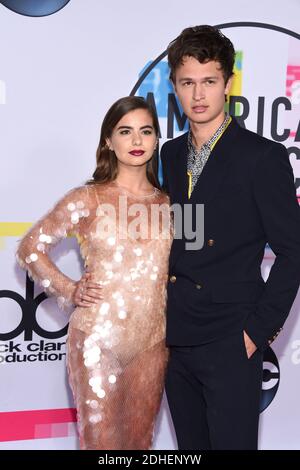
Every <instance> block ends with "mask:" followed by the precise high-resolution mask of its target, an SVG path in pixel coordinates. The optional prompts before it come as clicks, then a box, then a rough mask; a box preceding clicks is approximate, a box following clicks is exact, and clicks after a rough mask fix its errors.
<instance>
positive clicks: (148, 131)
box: [144, 129, 152, 135]
mask: <svg viewBox="0 0 300 470" xmlns="http://www.w3.org/2000/svg"><path fill="white" fill-rule="evenodd" d="M144 134H145V135H151V134H152V131H150V130H149V129H148V130H145V131H144Z"/></svg>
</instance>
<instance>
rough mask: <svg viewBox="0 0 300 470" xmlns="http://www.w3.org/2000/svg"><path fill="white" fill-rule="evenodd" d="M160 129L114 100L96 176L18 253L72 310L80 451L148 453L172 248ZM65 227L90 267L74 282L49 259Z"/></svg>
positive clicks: (142, 111) (151, 115) (147, 110)
mask: <svg viewBox="0 0 300 470" xmlns="http://www.w3.org/2000/svg"><path fill="white" fill-rule="evenodd" d="M158 132H159V126H158V121H157V117H156V115H155V112H154V111H153V110H152V108H151V107H150V106H149V105H148V104H147V102H146V101H145V100H144V99H143V98H139V97H126V98H122V99H120V100H118V101H117V102H116V103H115V104H114V105H113V106H112V107H111V108H110V109H109V111H108V113H107V114H106V116H105V118H104V121H103V124H102V129H101V136H100V143H99V147H98V150H97V167H96V170H95V172H94V175H93V179H92V180H91V181H88V182H87V183H86V184H85V185H84V186H81V187H79V188H76V189H73V190H71V191H70V192H69V193H68V194H67V195H66V196H65V197H63V198H62V199H61V200H60V201H59V202H58V203H57V204H56V206H55V207H54V209H53V210H51V211H50V212H49V213H48V214H47V215H46V216H45V217H44V218H43V219H42V220H40V221H39V222H38V223H37V224H36V225H35V226H34V227H33V228H32V229H31V230H30V231H29V233H28V234H27V235H26V236H25V237H24V238H23V240H22V241H21V244H20V246H19V249H18V251H17V259H18V261H19V263H20V264H21V266H22V267H24V268H25V269H27V271H28V273H29V275H30V276H31V277H32V278H33V279H34V280H36V281H39V282H40V284H41V285H42V286H43V288H44V289H45V290H46V291H47V292H48V293H49V294H53V295H55V296H56V297H57V299H58V303H59V305H60V306H62V307H63V306H65V305H68V304H74V305H76V306H77V308H75V310H74V311H73V313H72V315H71V319H70V324H69V332H68V341H67V345H68V355H67V367H68V373H69V381H70V385H71V388H72V391H73V395H74V401H75V404H76V408H77V415H78V429H79V436H80V445H81V448H82V449H98V450H99V449H121V450H123V449H149V448H150V447H151V443H152V435H153V428H154V421H155V418H156V415H157V413H158V410H159V406H160V402H161V396H162V391H163V382H164V373H165V366H166V361H167V350H166V348H165V341H164V337H165V300H166V289H165V287H166V281H167V273H168V256H169V250H170V245H171V234H170V223H169V217H166V214H167V215H169V204H168V197H167V196H166V195H165V194H164V193H162V192H161V191H160V190H159V183H158V182H157V178H156V161H157V160H156V152H155V149H156V146H157V142H158ZM158 207H159V209H160V211H159V212H158V211H156V216H154V215H153V214H154V212H155V211H154V209H157V208H158ZM157 214H158V215H157ZM70 233H72V234H75V235H76V236H77V239H78V241H79V244H80V251H81V255H82V257H83V258H84V262H85V268H86V271H88V273H87V274H85V275H84V276H83V278H82V280H81V281H79V282H75V281H73V280H71V279H70V278H68V277H67V276H65V275H64V274H63V273H62V272H61V271H59V270H58V268H57V267H56V266H55V265H54V264H53V263H52V261H51V260H50V258H49V256H48V250H49V248H50V247H51V246H52V245H53V244H54V243H57V241H59V240H60V239H62V238H64V237H66V236H67V235H68V234H70Z"/></svg>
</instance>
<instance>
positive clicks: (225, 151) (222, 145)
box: [189, 119, 239, 204]
mask: <svg viewBox="0 0 300 470" xmlns="http://www.w3.org/2000/svg"><path fill="white" fill-rule="evenodd" d="M238 130H239V126H238V124H237V122H236V121H235V120H234V119H232V122H231V123H230V124H229V126H228V127H227V129H226V130H225V132H224V133H223V135H222V136H221V137H220V139H219V140H218V142H217V143H216V145H215V147H214V148H213V150H212V152H211V154H210V156H209V158H208V160H207V162H206V165H205V166H204V168H203V171H202V173H201V175H200V176H199V178H198V181H197V183H196V185H195V187H194V190H193V192H192V195H191V198H190V199H189V202H191V203H198V204H205V203H206V202H208V201H209V200H210V199H212V197H213V196H214V195H215V193H216V191H217V190H218V187H219V185H220V183H221V182H222V180H223V178H224V174H225V173H226V170H227V166H228V164H229V163H230V161H231V158H232V155H233V154H234V152H232V147H233V145H234V139H235V136H236V134H237V132H238Z"/></svg>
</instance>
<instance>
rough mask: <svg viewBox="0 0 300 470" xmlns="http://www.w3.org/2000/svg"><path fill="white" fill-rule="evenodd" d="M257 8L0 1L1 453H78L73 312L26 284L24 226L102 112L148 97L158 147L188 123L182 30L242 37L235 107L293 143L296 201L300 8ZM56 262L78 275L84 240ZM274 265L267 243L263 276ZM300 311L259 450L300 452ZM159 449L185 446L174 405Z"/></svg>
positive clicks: (265, 408) (90, 145) (50, 196)
mask: <svg viewBox="0 0 300 470" xmlns="http://www.w3.org/2000/svg"><path fill="white" fill-rule="evenodd" d="M261 4H262V5H259V7H258V6H255V9H254V7H253V8H252V7H251V5H250V2H240V1H235V0H228V1H227V2H226V3H224V2H222V1H215V2H214V3H211V4H208V3H203V2H200V1H198V0H190V2H188V3H182V2H181V1H180V0H166V1H164V2H162V1H158V0H152V1H151V2H147V3H141V2H140V1H138V0H128V1H127V2H123V1H121V0H115V1H114V2H107V1H105V0H103V1H99V0H89V1H88V2H87V1H85V0H70V1H58V0H57V1H54V0H52V1H50V0H43V1H41V0H39V1H34V0H24V1H14V0H11V1H9V0H7V1H2V2H0V172H1V173H0V174H1V184H0V201H1V202H0V209H1V210H0V266H1V269H0V374H1V381H0V402H1V408H0V449H74V448H78V442H77V434H76V426H75V419H76V417H75V412H74V404H73V402H72V398H71V396H70V391H69V387H68V384H67V378H66V370H65V339H66V326H67V323H68V314H67V313H63V312H61V311H59V310H58V308H57V305H56V303H55V301H54V300H53V299H46V297H45V296H44V294H43V293H41V291H40V289H39V288H38V286H36V285H34V284H33V282H32V281H30V280H29V279H28V278H26V275H25V273H24V272H23V271H21V270H20V269H19V267H18V266H17V265H16V262H15V257H14V254H15V250H16V246H17V242H18V240H19V239H20V238H21V237H22V235H23V234H24V233H25V231H26V230H27V229H28V227H30V225H31V224H32V223H33V222H34V221H36V220H37V219H38V218H39V217H41V216H42V215H43V214H44V213H45V212H46V211H47V210H48V209H49V208H51V207H52V206H53V204H54V202H55V201H57V200H58V199H59V198H60V197H61V196H62V195H63V194H65V193H66V192H67V191H68V190H69V189H70V188H72V187H75V186H78V185H80V184H82V183H83V182H84V181H85V180H86V179H88V178H89V177H90V175H91V174H92V172H93V169H94V166H95V150H96V147H97V144H98V138H99V129H100V125H101V120H102V118H103V116H104V114H105V112H106V111H107V109H108V107H109V106H110V105H111V104H112V103H113V102H114V101H115V100H116V99H118V98H119V97H121V96H125V95H128V94H136V95H140V96H144V97H145V98H147V99H148V100H150V101H151V102H152V103H153V104H154V105H155V107H156V110H157V113H158V116H159V120H160V127H161V139H160V140H161V144H162V143H163V142H164V141H165V140H166V139H169V138H172V137H174V136H176V135H179V134H180V133H182V132H183V131H185V130H186V129H187V123H186V120H185V119H184V116H182V110H181V109H180V107H179V105H178V103H177V101H176V99H175V96H174V92H173V90H172V87H171V85H170V83H169V81H168V65H167V61H166V55H165V50H166V46H167V44H168V43H169V42H170V41H171V40H172V39H174V38H175V37H176V36H177V35H178V34H179V33H180V31H181V30H182V29H183V28H185V27H187V26H191V25H195V24H213V25H218V26H219V27H220V28H221V29H222V31H223V32H224V34H226V35H228V37H229V38H230V39H231V40H232V41H233V43H234V45H235V47H236V50H237V55H236V63H235V81H234V86H233V89H232V91H231V97H230V100H229V103H228V105H227V106H228V108H229V111H230V113H231V114H233V115H236V116H238V120H239V122H240V124H241V125H243V126H245V127H246V128H248V129H251V130H253V131H255V132H258V133H259V134H261V135H264V136H266V137H268V138H271V139H273V140H275V141H278V142H282V143H283V144H284V145H286V147H287V148H288V151H289V157H290V161H291V164H292V166H293V170H294V176H295V185H296V188H297V191H298V194H299V199H300V145H299V142H300V125H299V118H300V35H299V31H297V26H298V20H299V17H300V4H299V2H298V1H297V0H287V1H285V2H282V1H279V0H273V1H271V0H266V1H265V2H261ZM53 259H54V260H55V262H57V264H58V266H59V267H60V268H61V269H62V270H63V271H64V272H66V273H67V274H68V275H70V276H72V277H74V278H75V279H79V277H80V274H81V272H82V265H81V262H80V257H79V253H78V247H77V245H76V242H75V240H73V239H68V240H65V241H64V242H63V243H61V244H60V245H59V246H58V247H56V248H55V249H54V250H53ZM273 260H274V255H273V253H272V252H271V250H269V249H268V248H267V249H266V253H265V259H264V263H263V267H262V271H263V276H264V278H265V279H266V278H267V276H268V274H269V271H270V268H271V266H272V263H273ZM299 311H300V298H299V296H298V299H296V301H295V304H294V306H293V309H292V312H291V314H290V316H289V318H288V320H287V322H286V324H285V327H284V330H283V332H282V333H281V335H280V336H279V337H278V339H277V340H276V342H275V343H274V344H273V345H272V349H271V348H270V349H269V350H268V351H267V352H266V354H265V357H264V382H263V395H262V403H261V409H262V416H261V428H260V448H262V449H299V448H300V431H299V420H300V407H299V391H298V390H299V383H300V379H299V368H300V319H299ZM234 399H235V397H232V400H234ZM155 448H156V449H175V448H176V441H175V438H174V432H173V428H172V424H171V420H170V417H169V412H168V408H167V403H166V401H165V400H164V402H163V406H162V409H161V413H160V415H159V419H158V422H157V427H156V433H155Z"/></svg>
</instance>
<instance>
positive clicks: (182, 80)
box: [174, 56, 232, 124]
mask: <svg viewBox="0 0 300 470" xmlns="http://www.w3.org/2000/svg"><path fill="white" fill-rule="evenodd" d="M231 81H232V79H231V78H230V79H229V80H228V82H227V84H226V85H225V82H224V77H223V73H222V71H221V67H220V64H219V62H216V61H214V60H212V61H209V62H207V63H205V64H202V63H200V62H199V61H198V60H197V59H195V58H194V57H188V56H186V57H184V58H183V63H182V64H181V65H180V66H179V67H178V68H177V69H176V72H175V83H174V88H175V92H176V94H177V96H178V99H179V101H180V103H181V106H182V108H183V111H184V113H185V114H186V115H187V117H188V119H189V121H190V122H193V123H198V124H205V123H210V122H214V121H216V120H218V119H221V118H222V117H223V116H224V103H225V94H227V93H228V92H229V90H230V86H231Z"/></svg>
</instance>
